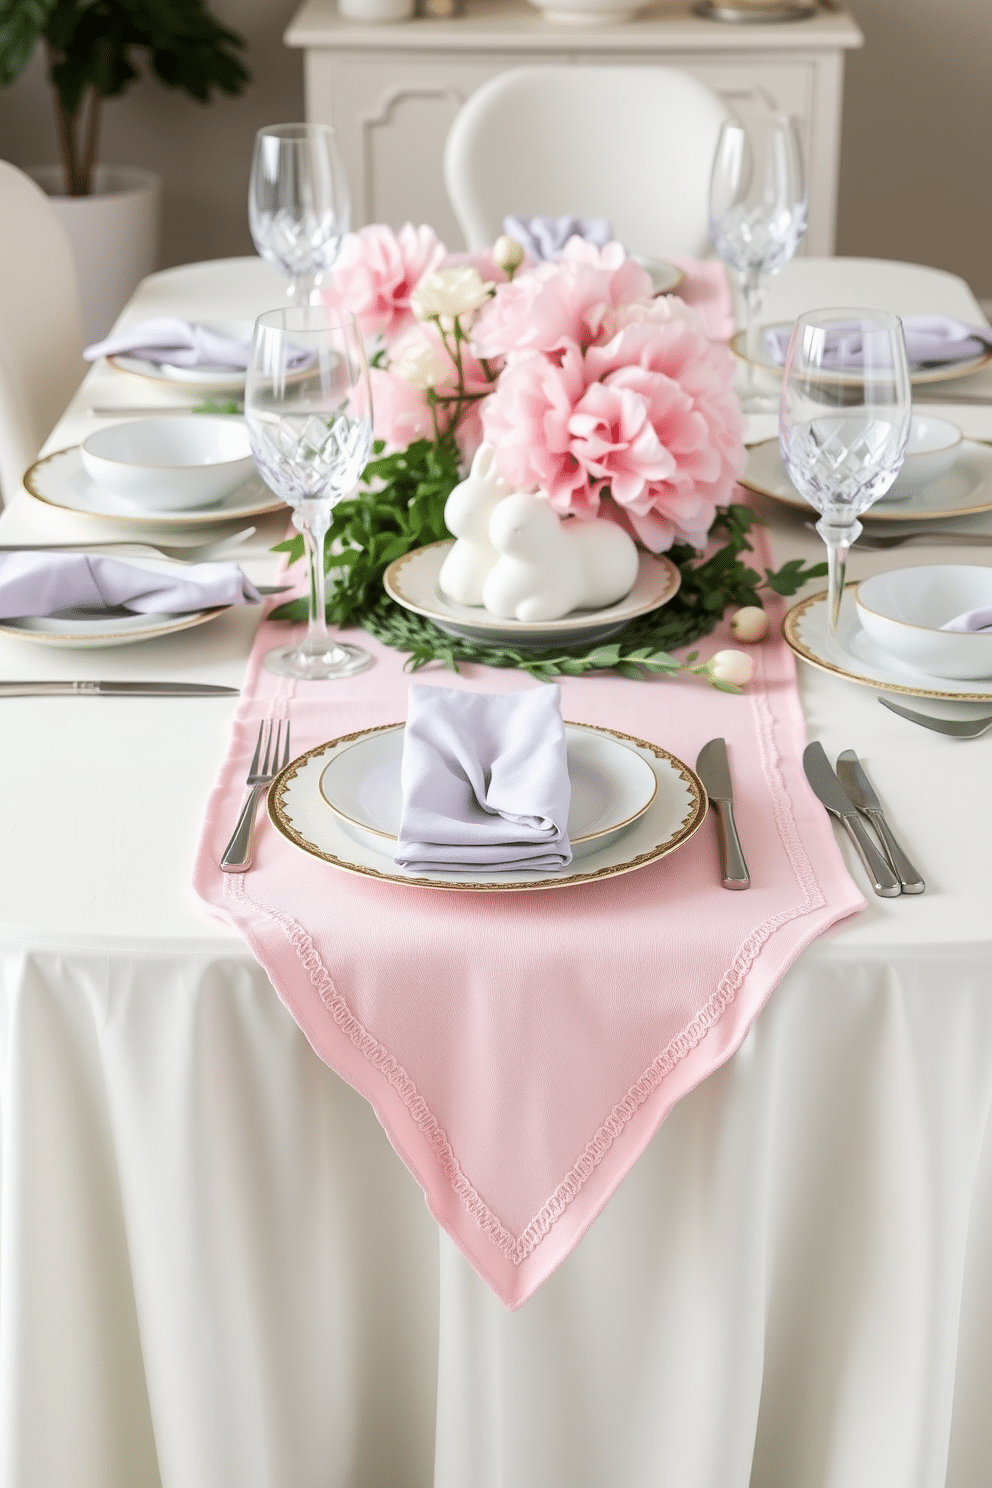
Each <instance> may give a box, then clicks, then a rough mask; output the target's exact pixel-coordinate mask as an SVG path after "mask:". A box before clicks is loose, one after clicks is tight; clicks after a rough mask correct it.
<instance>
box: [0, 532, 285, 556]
mask: <svg viewBox="0 0 992 1488" xmlns="http://www.w3.org/2000/svg"><path fill="white" fill-rule="evenodd" d="M254 531H255V529H254V527H243V528H242V529H241V531H240V532H234V533H232V534H231V536H230V537H215V538H213V539H212V541H210V542H205V543H193V544H191V545H189V546H187V545H185V544H182V543H160V542H138V541H133V540H131V539H128V538H125V537H114V538H111V539H109V541H99V542H56V543H49V542H36V543H0V553H47V552H52V553H94V552H97V551H98V550H99V551H102V550H103V549H104V548H138V549H140V550H141V551H142V552H146V553H159V554H160V555H161V556H162V557H163V558H178V559H179V560H180V562H187V563H195V562H196V561H197V559H199V558H207V557H210V556H211V555H212V554H214V553H219V552H221V551H226V549H228V548H234V547H237V545H238V544H239V543H243V542H246V541H247V540H248V538H249V537H251V536H252V534H253V533H254Z"/></svg>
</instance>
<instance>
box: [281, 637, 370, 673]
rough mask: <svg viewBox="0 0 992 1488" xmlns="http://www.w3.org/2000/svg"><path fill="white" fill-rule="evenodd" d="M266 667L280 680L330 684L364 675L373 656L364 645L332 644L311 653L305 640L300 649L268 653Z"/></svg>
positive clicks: (294, 647) (288, 647)
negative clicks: (362, 646) (288, 679)
mask: <svg viewBox="0 0 992 1488" xmlns="http://www.w3.org/2000/svg"><path fill="white" fill-rule="evenodd" d="M265 665H266V666H267V668H268V669H269V671H270V672H275V673H276V674H277V675H278V676H280V677H295V678H296V679H297V680H298V681H300V682H331V681H334V679H335V678H338V677H353V676H354V675H355V673H356V672H364V671H365V669H366V668H367V667H370V666H371V665H372V657H371V656H370V655H369V653H368V652H367V651H363V650H362V648H361V646H346V645H344V644H342V643H334V642H332V643H331V644H329V645H328V646H327V647H326V649H324V650H311V649H310V647H308V646H307V643H306V642H305V641H304V642H303V644H302V645H300V646H277V647H276V648H275V650H274V651H269V652H268V653H267V654H266V657H265Z"/></svg>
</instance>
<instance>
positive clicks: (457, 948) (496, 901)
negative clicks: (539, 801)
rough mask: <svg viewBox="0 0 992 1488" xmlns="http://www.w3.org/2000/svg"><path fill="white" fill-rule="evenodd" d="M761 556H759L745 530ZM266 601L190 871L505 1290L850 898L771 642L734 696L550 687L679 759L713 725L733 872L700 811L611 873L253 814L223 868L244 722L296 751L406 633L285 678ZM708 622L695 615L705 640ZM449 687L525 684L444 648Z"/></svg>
mask: <svg viewBox="0 0 992 1488" xmlns="http://www.w3.org/2000/svg"><path fill="white" fill-rule="evenodd" d="M758 557H759V559H760V561H762V562H767V561H769V558H768V554H767V553H764V552H759V554H758ZM285 636H286V628H285V627H284V626H276V625H272V624H263V625H262V626H261V628H260V631H259V635H258V638H257V641H256V645H255V648H254V650H253V652H252V656H251V660H250V663H249V667H248V674H247V678H246V681H245V686H244V690H243V693H242V698H241V703H240V706H239V710H238V713H237V716H236V719H235V723H234V727H233V731H232V736H231V740H230V745H229V748H228V753H227V756H226V758H225V760H224V763H223V765H222V767H221V771H220V777H219V780H218V782H217V785H216V787H215V789H214V791H213V793H212V795H211V797H210V801H209V804H208V808H207V814H206V821H205V825H204V829H203V836H202V839H201V842H200V845H199V850H198V855H197V860H196V866H195V875H194V882H195V887H196V889H197V892H198V893H199V895H200V896H201V898H202V899H203V900H204V902H205V903H206V904H207V905H208V906H209V907H210V908H211V909H213V910H214V911H216V912H217V913H219V914H220V915H221V916H222V917H223V918H224V919H226V920H228V921H229V922H230V923H232V924H234V925H236V926H237V927H238V929H239V930H240V931H241V932H242V933H243V935H244V936H245V939H246V940H247V942H248V944H249V946H250V947H251V950H252V952H253V954H254V955H255V956H256V957H257V958H258V960H259V961H260V963H261V964H262V965H263V966H264V967H265V969H266V971H267V972H268V974H269V976H270V977H271V978H272V981H273V984H274V986H275V987H276V989H277V991H278V993H279V995H280V997H281V998H282V999H283V1001H284V1002H285V1003H286V1005H287V1007H288V1008H289V1010H290V1012H291V1013H292V1015H293V1017H294V1018H295V1019H296V1021H297V1022H298V1023H299V1025H300V1027H301V1028H302V1029H303V1031H304V1032H305V1034H306V1036H307V1038H308V1039H309V1040H310V1042H311V1044H312V1045H313V1047H314V1049H315V1050H316V1052H317V1053H318V1054H319V1055H320V1057H321V1058H322V1059H323V1060H325V1061H326V1063H327V1064H329V1065H330V1066H331V1067H332V1068H333V1069H335V1070H336V1071H337V1072H338V1073H339V1074H340V1075H341V1076H342V1077H343V1078H344V1079H345V1080H347V1081H348V1082H349V1083H350V1084H351V1085H353V1086H354V1087H355V1089H356V1090H358V1091H359V1092H360V1093H361V1094H362V1095H364V1096H365V1097H366V1098H367V1099H368V1100H369V1101H370V1102H371V1104H372V1106H373V1107H374V1109H375V1111H376V1114H377V1116H378V1118H379V1120H380V1121H381V1122H382V1125H383V1126H384V1128H385V1130H386V1132H387V1133H388V1136H389V1139H390V1141H391V1142H392V1144H393V1146H394V1147H395V1149H396V1151H397V1152H398V1153H399V1155H400V1156H401V1157H402V1159H403V1161H404V1162H405V1163H406V1164H407V1166H408V1167H409V1168H410V1170H411V1172H412V1173H413V1174H414V1176H415V1177H416V1178H417V1180H418V1182H420V1184H421V1185H422V1186H423V1189H424V1192H425V1194H426V1197H427V1202H428V1205H429V1206H430V1209H431V1211H432V1213H433V1214H434V1215H435V1217H436V1218H437V1220H438V1222H439V1223H440V1224H442V1225H443V1226H444V1227H445V1229H446V1230H447V1231H448V1232H449V1234H450V1235H451V1236H452V1238H453V1239H454V1240H455V1242H456V1244H457V1245H458V1246H459V1247H460V1248H461V1250H462V1251H463V1253H464V1254H465V1255H466V1257H467V1258H468V1260H469V1261H470V1262H471V1264H472V1265H473V1266H474V1267H475V1268H476V1269H477V1271H478V1272H479V1273H480V1275H481V1276H483V1277H484V1278H485V1280H486V1281H487V1282H488V1283H489V1285H490V1286H491V1287H492V1288H493V1290H494V1291H495V1292H496V1293H497V1294H498V1295H499V1297H500V1298H502V1300H503V1301H504V1302H505V1303H506V1305H507V1306H509V1307H518V1306H520V1304H521V1303H522V1302H524V1301H525V1300H526V1299H527V1298H528V1297H529V1296H530V1295H531V1294H532V1293H533V1292H534V1290H535V1289H536V1288H537V1287H538V1286H539V1285H540V1283H541V1282H542V1281H543V1280H544V1279H545V1278H546V1277H547V1276H548V1275H549V1274H550V1272H551V1271H553V1270H554V1268H555V1267H556V1266H557V1265H558V1264H559V1263H560V1262H561V1261H562V1260H563V1259H564V1257H565V1256H566V1255H567V1254H568V1253H569V1251H570V1250H571V1249H572V1247H573V1246H574V1245H576V1244H577V1242H578V1241H579V1239H580V1238H581V1236H582V1235H583V1233H584V1232H585V1230H586V1229H587V1228H588V1226H589V1225H590V1224H591V1223H592V1221H593V1220H594V1219H595V1217H596V1215H597V1214H598V1213H599V1211H600V1209H601V1208H602V1207H603V1205H604V1204H605V1203H606V1202H607V1200H608V1199H609V1197H610V1195H611V1194H612V1193H613V1191H614V1189H615V1188H616V1187H617V1185H618V1184H619V1183H620V1181H621V1179H622V1178H623V1177H624V1175H625V1174H626V1173H627V1171H628V1170H629V1169H630V1167H631V1166H632V1164H633V1163H634V1162H636V1160H637V1158H638V1156H639V1155H640V1153H641V1152H642V1151H643V1150H644V1147H645V1146H646V1144H647V1143H648V1142H649V1141H650V1140H651V1137H652V1136H653V1135H654V1133H655V1132H656V1131H657V1130H658V1127H659V1126H660V1125H661V1123H662V1121H663V1120H664V1119H665V1116H666V1115H667V1114H668V1112H669V1111H670V1110H671V1108H672V1106H673V1105H674V1103H675V1102H676V1101H677V1100H678V1099H679V1098H680V1096H682V1095H684V1094H685V1093H686V1092H687V1091H689V1090H691V1089H692V1087H693V1086H694V1085H696V1084H697V1083H698V1082H699V1081H700V1080H703V1079H705V1077H706V1076H707V1075H708V1074H710V1072H711V1071H712V1070H714V1069H716V1068H717V1067H718V1066H719V1065H720V1064H722V1063H723V1061H724V1060H726V1059H727V1058H729V1057H730V1055H731V1054H733V1053H734V1051H735V1050H736V1049H737V1047H738V1046H739V1044H740V1043H741V1041H742V1039H743V1038H744V1036H745V1034H746V1033H747V1031H748V1029H749V1028H750V1026H751V1024H752V1022H753V1021H754V1019H755V1017H756V1016H757V1014H758V1012H759V1011H760V1009H761V1007H762V1005H763V1004H764V1002H765V999H766V998H767V997H768V996H769V994H770V992H771V991H772V989H773V988H774V986H775V985H776V983H777V982H778V980H779V979H780V977H781V976H782V975H783V973H784V972H785V971H786V970H787V968H788V967H789V966H790V965H791V963H792V962H793V961H794V960H795V958H796V957H797V956H798V955H799V953H800V952H801V951H802V949H803V948H804V947H805V946H806V945H808V944H809V942H810V941H811V940H813V939H814V938H815V937H816V936H817V935H819V934H820V933H821V932H822V931H823V930H825V929H826V928H827V927H828V926H830V925H832V924H834V923H835V922H836V921H837V920H839V919H841V918H842V917H843V916H845V915H848V914H850V913H852V912H853V911H854V910H856V909H858V908H859V907H861V905H862V904H863V901H862V899H861V896H860V894H859V893H858V892H857V890H856V888H855V887H854V885H853V883H852V882H851V879H850V878H849V876H848V874H847V872H846V870H845V868H844V866H843V862H842V860H841V857H840V854H839V852H838V850H837V847H836V844H835V842H834V838H833V834H832V830H831V827H830V824H829V821H828V818H827V816H826V814H825V812H824V811H823V808H822V807H821V806H820V805H819V803H818V802H817V801H816V800H815V799H814V798H813V796H812V795H811V793H810V791H809V789H808V787H807V785H806V781H805V778H804V776H803V773H802V766H801V755H802V749H803V745H804V741H805V729H804V724H803V719H802V715H801V712H800V709H799V703H798V697H797V693H796V687H795V674H794V668H793V661H792V656H791V653H790V652H789V650H788V649H787V647H786V646H785V644H784V642H783V641H781V640H775V641H769V642H766V643H765V644H764V645H763V646H760V647H758V648H756V649H755V651H754V655H755V658H756V660H757V663H758V670H757V674H756V677H755V679H754V680H753V681H752V682H751V684H749V686H748V688H747V690H746V692H745V694H744V695H742V696H740V697H736V696H732V695H728V694H726V693H721V692H717V691H716V690H714V689H711V688H709V687H708V686H706V685H705V684H703V683H699V682H694V681H681V682H671V681H665V680H653V681H649V682H631V681H626V680H624V679H622V678H619V677H615V676H609V675H605V676H595V677H585V678H575V679H563V680H562V683H561V686H562V712H563V714H564V716H565V717H566V718H567V719H571V720H575V721H577V722H587V723H598V724H606V725H608V726H610V727H614V728H617V729H619V730H621V731H623V732H625V733H629V734H633V735H635V736H637V737H639V738H644V739H648V740H651V741H653V742H655V743H658V744H661V745H663V746H664V747H665V748H666V749H669V750H671V751H672V752H673V753H674V754H675V755H676V756H677V757H679V758H680V759H682V760H684V761H686V762H687V763H689V764H690V765H691V764H692V763H693V762H694V761H695V758H696V754H697V752H698V750H699V748H700V747H701V745H702V744H703V743H705V742H706V740H707V739H710V738H712V737H713V736H714V735H717V734H722V735H723V736H724V737H725V738H726V739H727V742H728V746H729V749H730V758H731V764H732V769H733V772H734V778H735V783H736V789H737V819H738V823H739V826H740V831H741V836H742V839H743V843H744V849H745V853H746V855H747V858H748V863H749V866H750V869H751V879H752V888H751V889H750V890H749V891H748V892H746V893H729V892H727V891H726V890H724V889H723V888H721V887H720V881H719V870H718V860H717V842H716V834H715V829H714V826H713V823H712V822H711V821H707V822H705V823H704V824H703V826H702V828H701V829H700V831H699V832H697V834H696V835H695V837H693V838H692V839H691V840H690V842H688V843H687V844H686V845H685V846H683V847H682V848H680V849H679V850H678V851H676V852H675V853H674V854H673V855H672V856H671V857H668V858H665V859H663V860H661V861H660V862H657V863H654V864H651V865H649V866H648V867H645V868H642V869H640V870H639V871H637V872H634V873H631V874H628V875H626V876H624V877H621V878H616V879H609V880H605V881H603V882H601V883H594V884H584V885H581V886H577V887H575V888H570V889H560V890H549V891H543V892H540V893H531V894H492V895H479V894H471V893H470V894H460V893H451V892H444V891H437V890H429V889H417V888H412V887H406V886H402V885H398V884H392V883H383V882H378V881H371V880H369V879H367V878H361V877H355V876H352V875H349V874H347V873H344V872H342V871H340V870H338V869H336V868H334V867H332V866H330V865H328V864H325V863H322V862H320V861H318V860H316V859H313V858H310V857H308V856H306V855H304V854H303V853H301V852H299V851H298V850H297V849H295V848H294V847H292V846H291V845H290V844H289V843H288V842H286V841H285V840H284V839H283V838H282V837H281V836H280V835H279V834H278V833H277V832H276V831H275V829H274V828H273V827H272V826H271V825H270V824H269V823H268V821H266V820H262V821H261V822H260V824H259V830H258V834H257V843H256V855H255V864H254V866H253V868H252V870H251V871H250V872H249V873H248V874H246V875H243V876H238V875H225V874H222V873H220V871H219V870H218V868H217V862H218V859H219V857H220V854H221V852H222V851H223V847H224V844H225V842H226V839H227V837H228V835H229V833H230V830H231V826H232V824H233V822H234V820H235V818H236V816H237V813H238V810H239V808H240V805H241V801H242V798H243V781H244V778H245V774H246V771H247V767H248V762H249V759H250V757H251V753H252V749H253V746H254V742H255V737H256V734H257V730H258V722H259V720H260V719H261V718H263V717H265V716H267V715H269V714H273V713H274V714H276V715H280V716H282V715H288V716H289V717H290V718H291V719H292V729H293V748H294V753H303V752H304V751H305V750H307V749H309V748H311V747H312V746H314V745H316V744H318V743H320V742H321V741H323V740H326V739H329V738H332V737H335V736H337V735H339V734H343V733H350V732H352V731H353V730H356V729H360V728H364V727H371V726H373V725H376V724H382V723H391V722H395V721H399V720H401V719H403V718H404V717H405V714H406V692H407V688H408V686H409V681H410V679H409V676H408V675H406V674H404V672H403V659H404V658H403V656H402V655H401V654H399V653H398V652H394V651H390V650H388V649H386V648H384V647H381V646H379V645H378V643H376V642H375V641H373V640H371V638H367V639H366V641H365V643H366V644H368V645H369V646H370V648H371V649H372V650H373V652H374V654H375V658H376V660H375V665H374V667H373V668H372V669H371V670H370V671H368V672H366V673H364V674H362V675H360V676H357V677H354V678H351V679H348V680H346V681H342V682H333V683H292V682H289V681H287V680H285V679H279V678H277V677H275V676H274V675H273V674H271V673H269V672H267V671H266V670H264V668H263V666H262V657H263V655H264V653H265V652H266V651H267V650H268V649H269V648H270V647H271V646H273V645H274V644H276V642H277V641H282V640H284V639H285ZM720 644H721V641H720V638H719V637H714V638H712V639H711V641H709V642H707V643H706V644H705V646H704V647H703V651H704V654H709V653H710V651H711V650H715V649H717V648H718V646H719V645H720ZM418 675H419V677H420V678H421V679H423V680H430V679H431V678H434V679H436V680H437V682H439V683H443V685H446V686H462V687H469V688H487V689H491V690H499V691H510V690H517V689H522V688H527V687H534V686H540V685H541V684H540V683H536V682H534V681H533V680H532V679H530V678H528V677H526V676H523V675H521V674H519V673H517V672H513V671H496V670H489V669H486V668H481V667H465V668H464V669H463V672H462V674H461V675H460V677H458V678H453V677H452V675H451V674H450V673H448V672H444V671H443V670H442V669H441V668H440V667H437V668H429V669H428V670H427V671H426V672H421V673H420V674H418Z"/></svg>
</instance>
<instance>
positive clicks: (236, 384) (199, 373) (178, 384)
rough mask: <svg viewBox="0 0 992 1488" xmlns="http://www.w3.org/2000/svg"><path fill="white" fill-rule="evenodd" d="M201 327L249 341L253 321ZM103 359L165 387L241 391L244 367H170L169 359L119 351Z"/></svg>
mask: <svg viewBox="0 0 992 1488" xmlns="http://www.w3.org/2000/svg"><path fill="white" fill-rule="evenodd" d="M199 324H200V325H202V326H203V328H204V330H206V331H211V332H212V333H213V335H215V336H224V337H226V338H227V339H228V340H229V341H246V342H248V343H250V342H251V338H252V335H253V333H254V330H255V323H254V321H251V320H210V321H206V320H204V321H200V322H199ZM107 361H108V362H109V363H110V365H111V366H112V367H113V368H114V369H115V371H117V372H127V373H129V374H130V376H132V377H144V378H146V379H147V380H148V381H149V382H158V383H161V384H163V385H165V386H167V387H174V388H188V389H191V390H192V391H194V392H201V393H220V392H244V387H245V379H246V377H247V376H248V373H247V371H246V369H244V368H240V369H239V368H237V367H223V366H211V365H209V364H201V365H200V366H198V367H174V366H172V365H171V364H170V363H169V362H150V361H148V360H147V359H146V358H144V357H137V356H130V355H128V354H127V353H124V352H122V353H119V354H118V355H117V356H110V357H108V358H107Z"/></svg>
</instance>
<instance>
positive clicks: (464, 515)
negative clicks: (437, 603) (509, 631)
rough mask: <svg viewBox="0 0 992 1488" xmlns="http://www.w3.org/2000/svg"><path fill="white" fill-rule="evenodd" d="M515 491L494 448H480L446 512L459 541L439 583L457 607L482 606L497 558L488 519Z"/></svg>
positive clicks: (451, 530) (446, 560)
mask: <svg viewBox="0 0 992 1488" xmlns="http://www.w3.org/2000/svg"><path fill="white" fill-rule="evenodd" d="M512 489H513V488H512V486H509V485H508V484H507V482H506V481H505V480H503V478H502V476H501V475H500V474H499V473H498V471H497V470H496V466H495V463H494V459H493V450H492V445H489V444H480V446H479V448H478V450H477V451H476V455H475V459H474V460H473V461H472V469H471V472H470V473H469V475H468V478H467V479H466V480H463V481H462V482H461V484H460V485H457V486H455V488H454V490H453V491H452V493H451V495H450V496H449V497H448V500H447V502H446V504H445V508H444V520H445V523H446V525H447V528H448V531H449V532H451V533H453V534H454V536H455V538H456V539H457V541H456V542H455V545H454V547H453V548H452V549H451V552H450V553H449V554H448V556H447V557H446V558H445V560H444V563H443V564H442V565H441V572H440V573H439V574H438V580H437V581H438V584H439V585H440V587H441V591H442V593H444V594H447V596H448V597H449V599H453V600H455V602H456V603H457V604H464V605H481V603H482V586H483V584H484V583H485V579H486V575H487V574H488V572H489V570H490V569H491V568H492V566H493V564H494V563H495V562H496V558H497V556H498V555H497V552H496V549H495V548H494V547H493V545H492V543H491V542H490V541H489V518H490V517H491V516H492V514H493V511H494V510H495V508H496V506H497V505H498V504H499V502H501V501H502V500H503V499H504V497H506V496H509V495H510V492H511V491H512Z"/></svg>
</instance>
